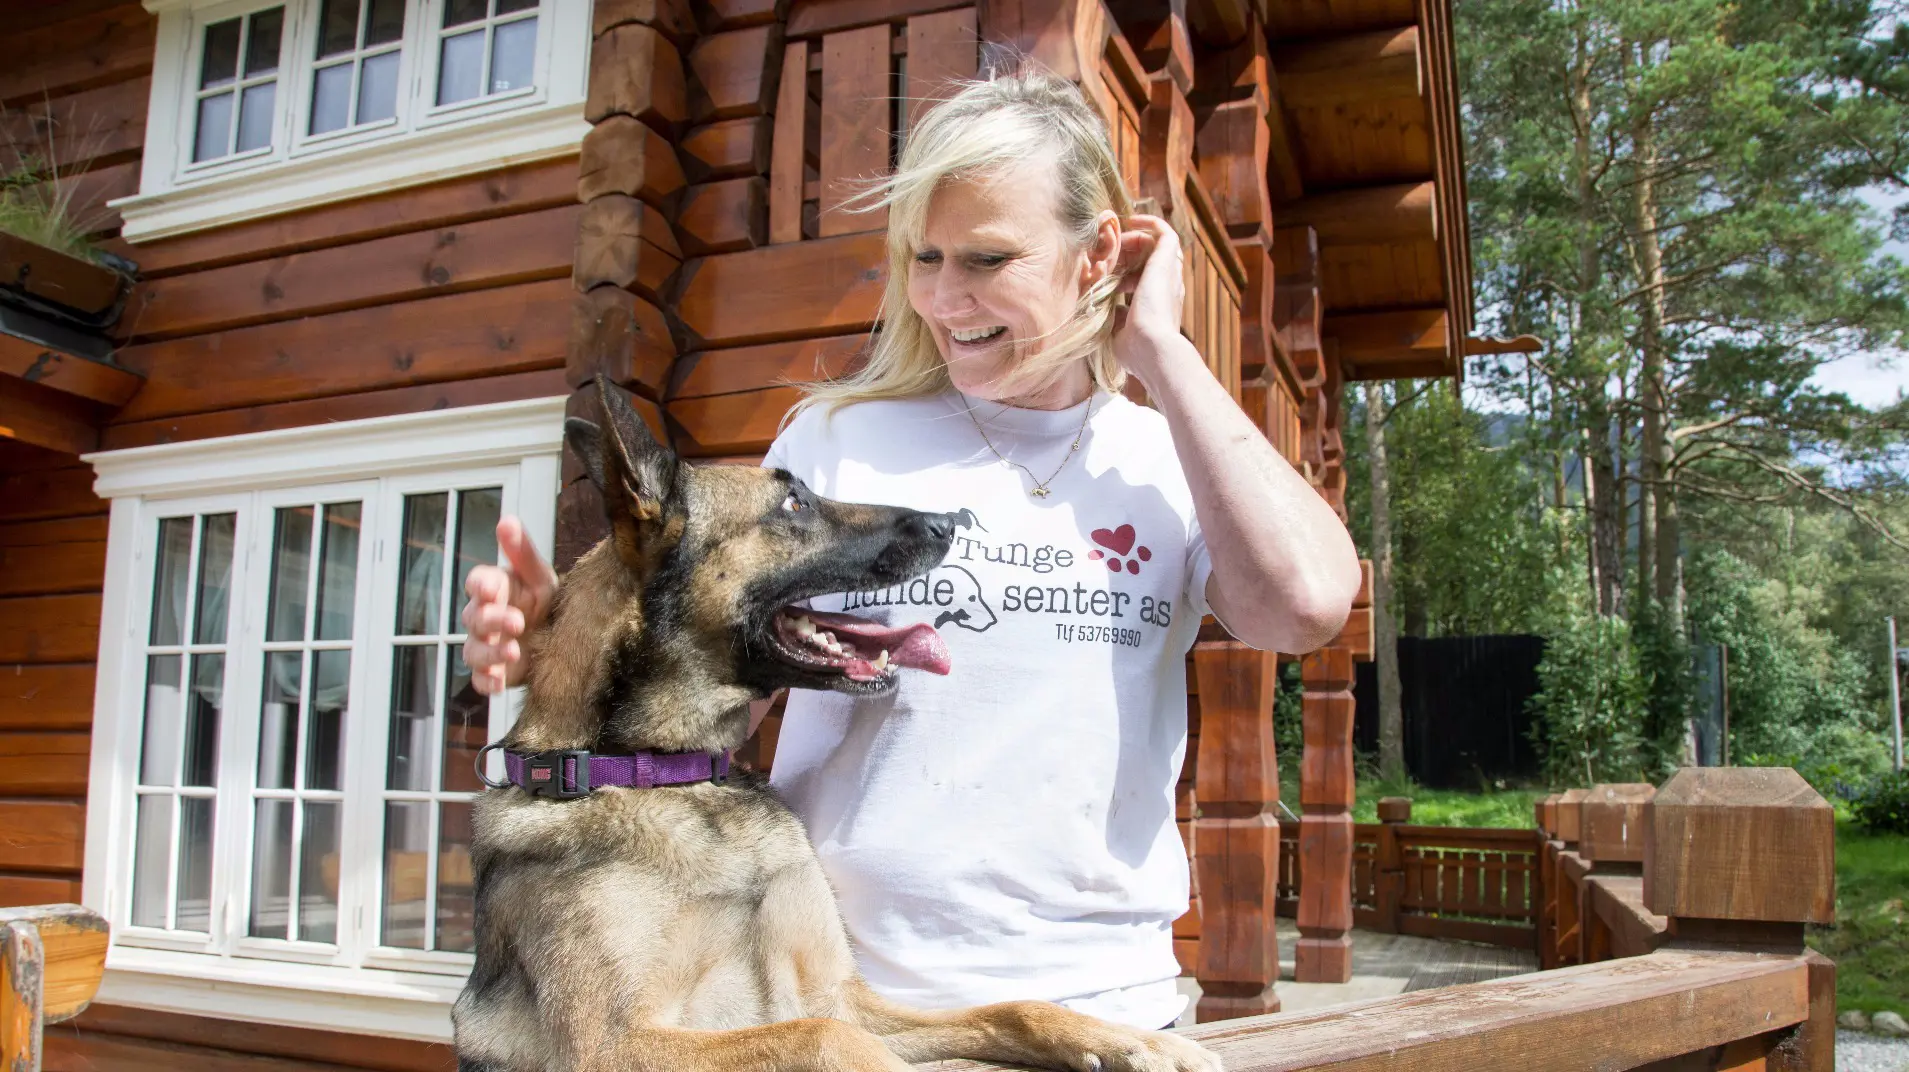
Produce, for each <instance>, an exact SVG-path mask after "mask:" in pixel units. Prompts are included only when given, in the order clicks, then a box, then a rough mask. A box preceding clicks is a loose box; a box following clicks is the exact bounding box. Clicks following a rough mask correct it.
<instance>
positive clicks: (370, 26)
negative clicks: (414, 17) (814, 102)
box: [365, 0, 404, 47]
mask: <svg viewBox="0 0 1909 1072" xmlns="http://www.w3.org/2000/svg"><path fill="white" fill-rule="evenodd" d="M403 36H404V0H371V15H370V17H369V18H367V19H366V20H365V45H366V46H367V47H369V46H371V45H382V44H385V43H387V42H391V41H396V40H397V39H398V38H400V37H403Z"/></svg>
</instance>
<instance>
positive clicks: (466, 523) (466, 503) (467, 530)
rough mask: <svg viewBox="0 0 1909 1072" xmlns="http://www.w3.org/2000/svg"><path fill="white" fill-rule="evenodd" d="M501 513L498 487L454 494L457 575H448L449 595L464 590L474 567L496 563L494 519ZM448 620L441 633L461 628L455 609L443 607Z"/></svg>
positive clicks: (500, 494) (495, 526) (500, 495)
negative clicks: (455, 505) (455, 501)
mask: <svg viewBox="0 0 1909 1072" xmlns="http://www.w3.org/2000/svg"><path fill="white" fill-rule="evenodd" d="M503 512H504V492H503V489H502V488H478V489H476V490H473V491H460V492H458V493H457V572H456V573H454V574H453V575H452V576H451V582H452V583H451V594H452V595H456V594H458V593H460V592H462V591H464V578H465V577H466V576H467V575H468V574H469V573H470V572H471V568H472V567H474V566H479V565H485V564H490V563H495V562H496V561H497V519H498V518H499V517H500V516H501V515H502V514H503ZM446 612H447V614H448V615H449V618H450V620H449V621H447V622H445V623H444V632H446V633H455V632H458V631H459V630H460V629H462V628H463V627H462V626H461V625H460V624H459V622H458V620H457V609H456V608H455V607H449V608H446Z"/></svg>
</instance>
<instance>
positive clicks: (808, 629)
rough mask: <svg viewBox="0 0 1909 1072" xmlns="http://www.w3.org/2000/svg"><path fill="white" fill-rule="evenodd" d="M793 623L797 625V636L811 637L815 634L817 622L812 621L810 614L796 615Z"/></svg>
mask: <svg viewBox="0 0 1909 1072" xmlns="http://www.w3.org/2000/svg"><path fill="white" fill-rule="evenodd" d="M791 624H792V625H794V626H795V635H796V636H802V637H810V636H814V635H815V623H814V622H812V621H810V620H809V616H808V615H806V614H798V615H796V616H795V619H794V620H793V621H792V622H791Z"/></svg>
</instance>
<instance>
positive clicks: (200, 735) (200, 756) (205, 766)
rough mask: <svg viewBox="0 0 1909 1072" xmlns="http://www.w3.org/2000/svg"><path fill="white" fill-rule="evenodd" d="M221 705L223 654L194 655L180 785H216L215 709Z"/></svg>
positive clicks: (223, 700) (223, 668) (217, 761)
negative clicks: (183, 768) (183, 764)
mask: <svg viewBox="0 0 1909 1072" xmlns="http://www.w3.org/2000/svg"><path fill="white" fill-rule="evenodd" d="M224 708H225V656H223V655H194V656H193V657H192V693H191V705H190V707H189V709H188V710H187V712H186V740H185V746H186V755H185V772H184V774H183V775H182V776H181V778H180V784H181V785H208V786H209V785H216V784H218V765H219V712H220V711H221V710H223V709H224Z"/></svg>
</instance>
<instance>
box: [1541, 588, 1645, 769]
mask: <svg viewBox="0 0 1909 1072" xmlns="http://www.w3.org/2000/svg"><path fill="white" fill-rule="evenodd" d="M1647 702H1648V689H1647V687H1646V681H1645V678H1644V674H1643V672H1642V671H1641V669H1640V668H1639V666H1638V654H1637V648H1636V645H1635V643H1634V642H1633V640H1632V637H1631V626H1630V623H1629V622H1627V621H1625V620H1624V619H1622V618H1611V617H1601V616H1598V615H1595V614H1584V615H1579V616H1577V617H1575V618H1572V619H1570V620H1568V621H1566V622H1565V623H1563V624H1562V625H1561V626H1559V627H1558V628H1556V629H1554V630H1552V631H1551V633H1550V634H1549V635H1548V636H1547V637H1546V642H1545V649H1544V658H1543V659H1541V660H1540V661H1539V663H1538V693H1537V695H1535V696H1533V697H1532V699H1531V709H1532V713H1533V714H1535V715H1536V716H1537V720H1536V725H1535V726H1534V727H1533V734H1534V738H1535V739H1534V741H1533V743H1534V744H1535V745H1536V746H1537V748H1538V754H1539V756H1540V757H1541V758H1542V760H1543V763H1544V771H1545V776H1546V777H1547V778H1548V779H1549V780H1551V781H1552V782H1554V783H1556V784H1559V785H1595V784H1597V783H1599V782H1634V781H1640V780H1645V777H1646V773H1647V768H1648V767H1649V765H1650V756H1649V753H1648V751H1647V749H1646V747H1645V736H1644V733H1643V727H1644V721H1645V711H1646V706H1647Z"/></svg>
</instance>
